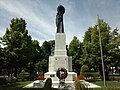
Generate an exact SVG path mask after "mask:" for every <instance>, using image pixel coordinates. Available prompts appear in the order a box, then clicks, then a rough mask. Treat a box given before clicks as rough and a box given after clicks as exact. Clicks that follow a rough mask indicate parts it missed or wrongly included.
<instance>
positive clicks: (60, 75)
mask: <svg viewBox="0 0 120 90" xmlns="http://www.w3.org/2000/svg"><path fill="white" fill-rule="evenodd" d="M67 75H68V73H67V70H66V69H65V68H58V70H57V72H56V76H57V77H58V78H59V79H65V78H66V77H67Z"/></svg>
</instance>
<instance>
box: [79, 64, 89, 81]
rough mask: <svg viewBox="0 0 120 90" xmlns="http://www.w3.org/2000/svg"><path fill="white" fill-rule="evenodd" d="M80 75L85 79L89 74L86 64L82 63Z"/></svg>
mask: <svg viewBox="0 0 120 90" xmlns="http://www.w3.org/2000/svg"><path fill="white" fill-rule="evenodd" d="M80 75H83V76H85V77H86V79H87V76H89V67H88V66H86V65H83V66H82V67H81V69H80Z"/></svg>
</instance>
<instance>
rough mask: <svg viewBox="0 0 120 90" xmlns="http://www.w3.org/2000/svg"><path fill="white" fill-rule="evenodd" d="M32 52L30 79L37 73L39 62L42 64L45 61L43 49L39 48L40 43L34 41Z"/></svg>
mask: <svg viewBox="0 0 120 90" xmlns="http://www.w3.org/2000/svg"><path fill="white" fill-rule="evenodd" d="M31 46H32V50H31V52H32V53H31V59H30V61H29V63H28V64H29V65H28V66H29V70H30V77H31V78H33V77H34V75H35V73H36V72H37V71H36V70H37V69H36V65H35V64H36V63H38V62H39V61H40V62H41V61H42V59H43V56H42V50H41V47H40V46H39V42H38V41H37V40H33V41H32V45H31Z"/></svg>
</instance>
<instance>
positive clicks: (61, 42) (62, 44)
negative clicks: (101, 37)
mask: <svg viewBox="0 0 120 90" xmlns="http://www.w3.org/2000/svg"><path fill="white" fill-rule="evenodd" d="M64 13H65V8H64V7H63V6H62V5H59V6H58V7H57V15H56V27H57V32H56V34H55V50H54V55H53V56H49V71H48V72H47V73H45V74H44V76H45V78H51V79H52V83H53V84H55V83H59V79H58V77H57V76H56V72H57V70H58V68H62V67H64V68H65V69H66V70H67V72H68V76H67V78H66V79H65V83H73V82H74V79H75V78H76V77H77V74H76V73H75V72H72V57H71V56H67V50H66V35H65V33H64V26H63V14H64Z"/></svg>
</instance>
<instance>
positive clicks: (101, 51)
mask: <svg viewBox="0 0 120 90" xmlns="http://www.w3.org/2000/svg"><path fill="white" fill-rule="evenodd" d="M97 24H98V25H97V30H98V32H99V42H100V53H101V61H102V71H103V80H104V86H106V83H105V68H104V60H103V50H102V43H101V33H100V26H99V16H98V23H97Z"/></svg>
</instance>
